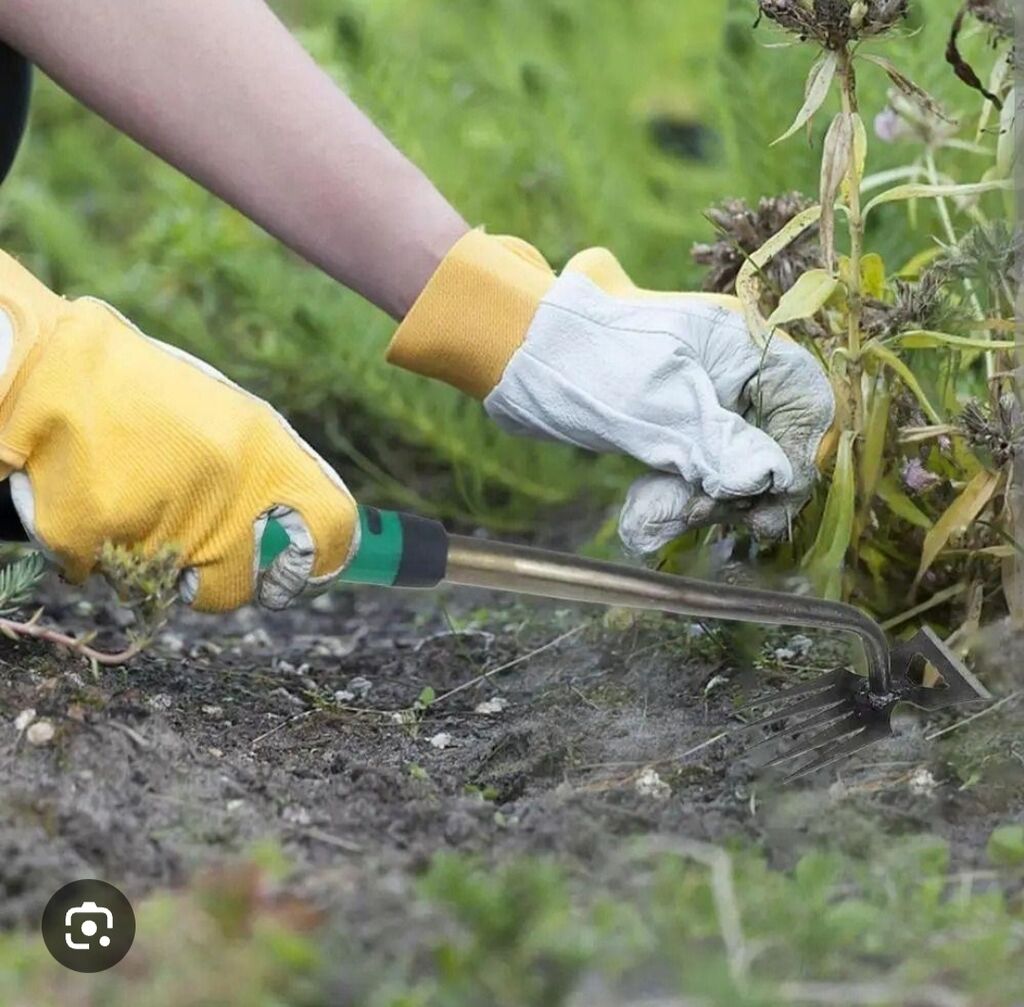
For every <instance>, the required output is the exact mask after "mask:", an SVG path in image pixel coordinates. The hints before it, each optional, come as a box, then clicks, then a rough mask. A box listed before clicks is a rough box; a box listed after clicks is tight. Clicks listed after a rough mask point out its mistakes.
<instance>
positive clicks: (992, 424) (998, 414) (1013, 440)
mask: <svg viewBox="0 0 1024 1007" xmlns="http://www.w3.org/2000/svg"><path fill="white" fill-rule="evenodd" d="M1013 406H1014V401H1013V397H1012V396H1005V397H1004V398H1003V399H1001V400H1000V402H999V405H998V407H997V408H996V409H995V410H993V411H992V412H989V411H987V410H986V409H984V408H983V407H982V406H981V404H980V403H979V402H977V401H976V400H973V399H972V400H971V401H970V402H968V403H967V405H966V406H964V411H963V412H962V413H961V414H960V428H961V429H962V430H963V432H964V434H966V436H967V441H968V443H969V444H970V445H971V446H972V447H973V448H976V449H979V450H981V451H983V452H985V453H986V454H988V455H989V456H990V457H991V459H992V462H993V464H994V465H996V467H998V468H1001V467H1002V466H1003V465H1006V464H1007V463H1008V462H1010V461H1012V460H1013V459H1014V458H1015V457H1016V455H1017V454H1018V453H1019V452H1020V451H1021V450H1022V449H1024V432H1022V431H1021V430H1020V429H1017V428H1016V427H1015V424H1014V409H1013Z"/></svg>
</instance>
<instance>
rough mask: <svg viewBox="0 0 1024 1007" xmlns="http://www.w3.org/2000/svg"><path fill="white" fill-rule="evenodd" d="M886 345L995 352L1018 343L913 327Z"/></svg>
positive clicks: (1009, 340) (905, 347)
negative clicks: (954, 334) (953, 334)
mask: <svg viewBox="0 0 1024 1007" xmlns="http://www.w3.org/2000/svg"><path fill="white" fill-rule="evenodd" d="M885 343H886V345H887V346H892V345H894V344H895V345H898V346H901V347H903V349H905V350H935V349H940V348H942V347H946V348H949V349H952V350H983V351H985V352H987V353H995V352H997V351H999V350H1015V349H1017V347H1018V345H1019V344H1018V343H1015V342H1014V341H1013V340H1011V339H985V338H983V337H981V336H952V335H950V334H949V333H948V332H931V331H929V330H927V329H914V330H912V331H911V332H903V333H901V334H900V335H898V336H894V337H893V338H891V339H887V340H886V341H885Z"/></svg>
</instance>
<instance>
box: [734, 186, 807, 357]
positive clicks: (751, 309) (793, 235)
mask: <svg viewBox="0 0 1024 1007" xmlns="http://www.w3.org/2000/svg"><path fill="white" fill-rule="evenodd" d="M820 218H821V207H820V206H810V207H808V208H807V209H806V210H804V211H803V212H801V213H798V214H797V215H796V216H795V217H794V218H793V219H792V220H791V221H790V222H789V223H788V224H786V226H785V227H783V228H782V230H781V231H778V232H777V233H776V234H773V235H772V236H771V237H770V238H769V239H768V240H767V241H766V242H765V243H764V244H763V245H762V246H761V247H760V248H759V249H758V250H757V251H756V252H754V254H753V255H750V256H748V257H747V259H746V261H745V262H744V263H743V265H742V266H741V267H740V271H739V275H738V276H737V277H736V295H737V296H738V297H739V299H740V304H741V305H742V307H743V318H744V320H745V321H746V323H747V328H748V329H749V330H750V334H751V337H752V338H753V339H754V340H755V341H756V342H758V343H759V344H760V345H761V346H764V345H765V344H766V342H767V340H768V327H767V323H766V322H765V319H764V317H763V316H762V314H761V308H760V301H761V283H760V280H759V279H758V275H757V274H758V270H760V269H763V268H764V267H765V266H766V265H767V264H768V263H769V262H771V260H772V259H773V258H775V256H776V255H778V254H779V252H781V251H782V250H783V249H784V248H786V247H787V246H788V245H789V244H791V243H792V242H794V241H796V239H797V238H799V237H800V235H801V234H803V233H804V232H805V231H806V230H807V229H808V228H809V227H812V226H813V225H814V224H816V223H817V222H818V220H819V219H820Z"/></svg>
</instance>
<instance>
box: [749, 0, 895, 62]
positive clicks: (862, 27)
mask: <svg viewBox="0 0 1024 1007" xmlns="http://www.w3.org/2000/svg"><path fill="white" fill-rule="evenodd" d="M759 6H760V10H761V13H762V14H763V15H764V16H765V17H767V18H768V19H769V20H771V21H774V22H775V23H776V24H777V25H779V26H780V27H781V28H785V29H786V31H788V32H792V33H793V34H794V35H796V36H797V37H798V38H799V39H800V40H801V41H802V42H806V41H814V42H817V43H818V44H819V45H820V46H822V47H824V48H825V49H833V50H839V49H843V48H845V47H846V46H847V45H848V44H849V43H851V42H856V41H857V40H858V39H864V38H873V37H875V36H877V35H882V34H884V33H885V32H887V31H889V30H891V29H892V28H894V27H896V25H897V24H899V23H900V21H902V20H903V18H905V17H906V15H907V8H908V6H909V0H760V3H759Z"/></svg>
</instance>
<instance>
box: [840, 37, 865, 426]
mask: <svg viewBox="0 0 1024 1007" xmlns="http://www.w3.org/2000/svg"><path fill="white" fill-rule="evenodd" d="M839 84H840V95H841V97H842V107H843V114H844V115H846V116H849V117H850V118H851V119H852V117H853V116H854V115H856V114H857V111H858V106H857V78H856V74H855V72H854V69H853V60H852V59H851V58H850V53H849V51H848V50H843V52H841V53H840V55H839ZM858 176H859V171H858V165H857V150H856V144H855V143H854V144H853V145H851V148H850V165H849V171H848V174H847V179H848V182H849V185H848V189H849V195H848V197H847V201H848V209H849V211H850V212H849V217H848V220H849V230H850V278H849V287H848V290H847V300H848V304H849V311H848V331H847V347H848V349H849V352H850V392H851V397H852V406H853V416H852V426H853V430H854V431H855V432H856V433H857V435H858V437H859V436H860V434H861V433H863V430H864V390H863V388H862V386H861V364H860V351H861V313H862V311H863V307H864V295H863V292H862V290H861V277H860V263H861V257H862V256H863V254H864V216H863V214H862V212H861V205H860V178H859V177H858Z"/></svg>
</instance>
